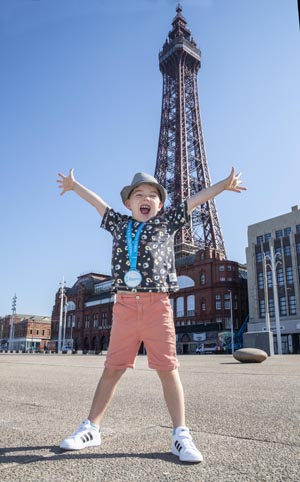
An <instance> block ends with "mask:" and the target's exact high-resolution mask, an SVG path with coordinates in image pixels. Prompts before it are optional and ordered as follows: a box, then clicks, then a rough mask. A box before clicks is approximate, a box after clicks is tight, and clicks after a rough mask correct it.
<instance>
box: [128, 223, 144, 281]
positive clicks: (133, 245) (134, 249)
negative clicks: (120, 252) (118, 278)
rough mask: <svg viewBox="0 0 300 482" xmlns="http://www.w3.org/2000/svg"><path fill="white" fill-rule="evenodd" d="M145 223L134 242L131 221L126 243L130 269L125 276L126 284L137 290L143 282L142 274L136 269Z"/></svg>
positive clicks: (139, 229) (141, 225)
mask: <svg viewBox="0 0 300 482" xmlns="http://www.w3.org/2000/svg"><path fill="white" fill-rule="evenodd" d="M144 225H145V223H141V224H140V225H139V227H138V229H137V232H136V235H135V238H134V240H132V219H131V220H130V221H129V223H128V226H127V230H126V241H127V248H128V257H129V263H130V268H129V271H127V273H126V274H125V276H124V281H125V284H126V285H127V286H128V287H129V288H136V287H137V286H138V285H139V284H141V282H142V274H141V273H140V271H139V270H137V269H136V265H137V257H138V248H139V241H140V237H141V232H142V229H143V227H144Z"/></svg>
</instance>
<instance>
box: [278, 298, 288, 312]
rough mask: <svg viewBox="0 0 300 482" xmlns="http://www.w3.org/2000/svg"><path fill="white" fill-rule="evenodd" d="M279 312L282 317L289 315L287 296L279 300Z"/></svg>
mask: <svg viewBox="0 0 300 482" xmlns="http://www.w3.org/2000/svg"><path fill="white" fill-rule="evenodd" d="M279 312H280V316H286V315H287V310H286V298H285V296H281V297H280V298H279Z"/></svg>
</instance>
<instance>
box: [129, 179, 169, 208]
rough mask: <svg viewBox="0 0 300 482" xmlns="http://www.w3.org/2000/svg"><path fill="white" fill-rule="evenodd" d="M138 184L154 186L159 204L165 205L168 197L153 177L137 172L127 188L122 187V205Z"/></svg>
mask: <svg viewBox="0 0 300 482" xmlns="http://www.w3.org/2000/svg"><path fill="white" fill-rule="evenodd" d="M140 184H152V185H153V186H155V187H156V189H157V190H158V192H159V195H160V199H161V202H162V203H163V204H164V203H165V201H166V199H167V196H168V194H167V191H166V190H165V188H164V187H163V186H161V184H159V183H158V182H157V180H156V179H155V177H153V176H150V174H146V173H145V172H137V173H136V174H135V175H134V177H133V179H132V182H131V184H130V185H129V186H125V187H123V189H122V191H121V193H120V194H121V198H122V201H123V203H124V204H125V201H127V199H128V198H129V197H130V194H131V192H132V191H133V190H134V189H135V188H136V187H137V186H139V185H140Z"/></svg>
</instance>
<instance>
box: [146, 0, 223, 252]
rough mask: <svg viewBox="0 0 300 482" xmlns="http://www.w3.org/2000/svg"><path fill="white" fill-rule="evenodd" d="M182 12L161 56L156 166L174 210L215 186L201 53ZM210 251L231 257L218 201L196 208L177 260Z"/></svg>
mask: <svg viewBox="0 0 300 482" xmlns="http://www.w3.org/2000/svg"><path fill="white" fill-rule="evenodd" d="M176 13H177V14H176V17H175V18H174V20H173V22H172V27H173V28H172V30H171V31H170V32H169V34H168V38H167V39H166V42H165V43H164V45H163V48H162V51H161V52H160V53H159V68H160V71H161V73H162V76H163V96H162V110H161V124H160V134H159V143H158V152H157V160H156V167H155V177H156V179H157V180H158V181H159V182H160V183H161V184H162V185H163V186H164V187H165V188H166V189H167V191H168V193H169V203H170V205H171V206H176V205H177V204H178V203H180V202H182V201H183V200H184V199H186V198H187V197H189V196H191V195H193V194H194V193H196V192H198V191H200V190H201V189H203V188H206V187H208V186H210V185H211V179H210V174H209V169H208V164H207V160H206V154H205V146H204V139H203V133H202V127H201V117H200V108H199V97H198V87H197V73H198V70H199V68H200V66H201V62H200V58H201V52H200V50H199V49H198V48H197V45H196V43H195V41H194V39H193V38H192V36H191V31H190V29H189V28H188V26H187V22H186V20H185V18H184V17H183V15H182V8H181V6H180V5H178V6H177V9H176ZM205 247H210V248H212V249H214V250H217V251H218V252H219V253H220V254H221V256H222V257H225V258H226V252H225V245H224V240H223V236H222V231H221V226H220V223H219V218H218V213H217V209H216V205H215V201H214V200H210V201H208V202H206V203H204V204H203V205H201V206H200V207H199V208H197V209H195V210H194V211H193V213H192V216H191V222H190V224H189V226H187V227H184V228H183V229H181V230H180V231H179V232H178V233H177V234H176V238H175V253H176V257H177V258H179V257H183V256H186V255H189V254H191V253H194V252H196V251H199V250H200V249H203V248H205Z"/></svg>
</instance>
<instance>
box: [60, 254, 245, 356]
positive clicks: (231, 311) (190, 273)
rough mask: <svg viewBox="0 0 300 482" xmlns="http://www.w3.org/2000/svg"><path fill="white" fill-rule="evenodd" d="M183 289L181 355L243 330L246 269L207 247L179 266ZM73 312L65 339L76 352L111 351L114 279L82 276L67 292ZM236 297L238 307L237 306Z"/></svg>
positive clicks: (177, 303)
mask: <svg viewBox="0 0 300 482" xmlns="http://www.w3.org/2000/svg"><path fill="white" fill-rule="evenodd" d="M176 266H177V275H178V281H179V286H180V290H179V291H178V292H177V293H174V294H172V295H171V303H172V305H173V311H174V323H175V328H176V335H177V348H178V352H179V353H194V352H195V350H196V348H197V346H198V345H199V342H203V341H206V340H207V341H211V342H215V343H219V341H220V334H221V333H224V332H227V333H228V331H230V329H231V316H232V320H233V326H234V330H235V331H237V330H238V329H239V328H240V327H241V325H242V323H243V321H244V319H245V318H246V316H247V315H248V298H247V280H246V268H245V266H244V265H241V264H239V263H237V262H235V261H229V260H225V259H223V257H222V255H220V253H218V252H216V251H214V250H210V249H206V250H203V251H199V252H198V253H196V254H194V255H191V256H188V257H185V258H181V259H178V260H177V262H176ZM65 295H66V301H67V304H66V306H67V310H66V313H65V316H64V317H63V318H64V326H63V329H62V332H63V333H64V336H63V340H64V343H65V344H68V345H70V346H73V348H74V349H75V350H83V351H95V352H96V353H98V352H100V351H102V350H105V349H107V346H108V343H109V337H110V329H111V324H112V306H113V296H112V295H111V278H110V277H109V276H105V275H101V274H98V273H89V274H86V275H83V276H79V277H78V279H77V281H76V283H75V284H74V286H73V287H72V288H66V289H65ZM231 299H232V305H231ZM60 302H61V300H60V292H59V291H58V292H57V294H56V299H55V305H54V308H53V313H52V343H57V340H58V334H59V320H60Z"/></svg>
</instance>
